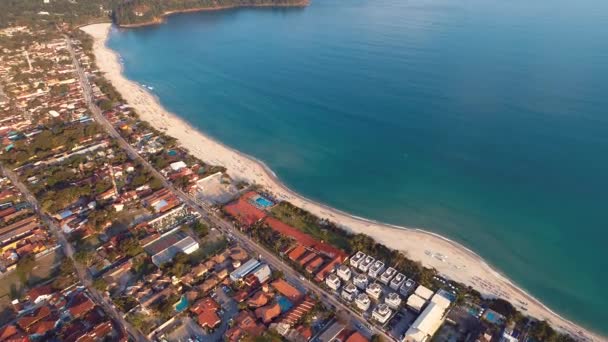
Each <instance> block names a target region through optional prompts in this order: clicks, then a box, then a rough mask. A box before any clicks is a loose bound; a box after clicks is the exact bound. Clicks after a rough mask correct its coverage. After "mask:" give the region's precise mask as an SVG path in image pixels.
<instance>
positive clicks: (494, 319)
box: [483, 310, 503, 324]
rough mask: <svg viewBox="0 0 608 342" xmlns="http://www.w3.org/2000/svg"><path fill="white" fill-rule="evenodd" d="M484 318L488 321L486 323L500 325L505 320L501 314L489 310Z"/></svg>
mask: <svg viewBox="0 0 608 342" xmlns="http://www.w3.org/2000/svg"><path fill="white" fill-rule="evenodd" d="M483 317H484V318H485V319H486V321H488V322H490V323H494V324H498V323H500V322H501V321H502V320H503V316H502V315H501V314H499V313H497V312H494V311H492V310H487V311H486V313H485V314H484V315H483Z"/></svg>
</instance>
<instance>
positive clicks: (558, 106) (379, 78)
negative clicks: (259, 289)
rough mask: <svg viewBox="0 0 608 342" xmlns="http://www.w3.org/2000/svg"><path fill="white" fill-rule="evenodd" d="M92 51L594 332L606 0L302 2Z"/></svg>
mask: <svg viewBox="0 0 608 342" xmlns="http://www.w3.org/2000/svg"><path fill="white" fill-rule="evenodd" d="M109 46H110V47H111V48H112V49H115V50H116V51H118V52H119V53H120V55H121V56H122V57H123V58H124V64H125V73H126V75H127V77H129V78H130V79H133V80H135V81H137V82H139V83H144V84H146V85H150V86H153V87H154V91H153V92H154V93H155V94H156V95H158V97H159V98H160V100H161V102H162V104H163V105H164V106H166V107H167V108H168V109H169V110H171V111H173V112H175V113H176V114H178V115H179V116H181V117H183V118H184V119H186V120H187V121H189V122H190V123H192V124H193V125H194V126H196V127H198V128H200V129H201V130H202V131H204V132H205V133H207V134H209V135H211V136H213V137H215V138H216V139H218V140H220V141H222V142H224V143H225V144H227V145H229V146H232V147H234V148H236V149H238V150H241V151H243V152H245V153H248V154H250V155H252V156H255V157H256V158H259V159H261V160H263V161H264V162H265V163H267V164H268V165H269V166H270V167H271V168H272V169H273V170H274V171H275V172H276V174H277V175H278V176H279V177H280V178H281V179H282V180H283V181H284V182H285V183H286V184H287V185H288V186H290V187H292V188H293V189H294V190H296V191H298V192H300V193H302V194H303V195H305V196H307V197H309V198H312V199H315V200H318V201H320V202H323V203H326V204H328V205H331V206H334V207H336V208H339V209H342V210H345V211H347V212H350V213H353V214H355V215H359V216H364V217H369V218H373V219H377V220H380V221H385V222H389V223H393V224H398V225H404V226H413V227H422V228H425V229H427V230H430V231H433V232H436V233H440V234H443V235H445V236H447V237H449V238H452V239H454V240H457V241H459V242H461V243H462V244H464V245H466V246H468V247H470V248H471V249H473V250H474V251H475V252H477V253H478V254H480V255H481V256H483V257H484V258H486V259H487V260H488V261H489V262H490V263H491V264H493V265H495V266H496V267H497V268H498V269H499V270H501V272H503V273H505V274H506V275H508V276H509V277H510V278H511V279H513V280H515V282H517V283H518V284H520V285H521V286H523V287H524V288H525V289H526V290H528V291H529V292H531V293H532V294H533V295H535V296H537V297H538V298H539V299H541V300H542V301H543V302H545V303H546V304H548V305H549V306H550V307H551V308H552V309H554V310H556V311H558V312H559V313H561V314H564V315H565V316H566V317H569V318H571V319H574V320H575V321H577V322H580V323H581V324H583V325H585V326H587V327H590V328H592V329H594V330H596V331H599V332H602V333H604V334H608V323H606V321H607V320H606V319H607V315H606V307H608V296H607V295H606V293H607V292H606V284H607V283H608V256H607V255H606V251H607V250H608V249H607V245H608V1H605V0H576V1H573V0H568V1H566V0H537V1H530V0H508V1H507V0H375V1H371V0H349V1H343V0H313V2H312V4H311V5H310V6H309V7H307V8H303V9H295V8H294V9H268V8H263V9H240V10H227V11H219V12H207V13H205V12H202V13H190V14H180V15H174V16H171V17H169V18H168V20H167V22H166V24H164V25H159V26H153V27H145V28H139V29H133V30H121V31H114V32H113V33H112V35H111V39H110V41H109Z"/></svg>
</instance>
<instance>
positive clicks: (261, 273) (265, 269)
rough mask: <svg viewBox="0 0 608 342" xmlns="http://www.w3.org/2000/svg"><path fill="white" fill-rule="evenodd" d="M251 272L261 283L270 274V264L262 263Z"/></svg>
mask: <svg viewBox="0 0 608 342" xmlns="http://www.w3.org/2000/svg"><path fill="white" fill-rule="evenodd" d="M252 274H253V275H254V276H255V277H256V278H258V282H259V283H260V284H263V283H264V282H265V281H266V280H268V279H269V278H270V276H271V275H272V270H270V266H268V265H266V264H262V265H261V266H259V267H258V268H257V269H256V270H255V271H253V272H252Z"/></svg>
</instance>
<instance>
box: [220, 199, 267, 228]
mask: <svg viewBox="0 0 608 342" xmlns="http://www.w3.org/2000/svg"><path fill="white" fill-rule="evenodd" d="M255 195H257V193H255V192H253V191H251V192H248V193H246V194H245V195H243V196H241V198H239V199H238V200H236V201H235V202H232V203H230V204H228V205H226V206H225V207H224V210H226V212H227V213H228V214H230V215H231V216H232V217H234V218H235V219H237V221H239V222H240V223H241V224H244V225H246V226H251V225H252V224H254V223H256V222H258V221H259V220H261V219H263V218H264V217H266V212H264V211H263V210H260V209H258V208H256V207H255V206H254V205H253V204H251V203H249V199H250V198H251V197H253V196H255Z"/></svg>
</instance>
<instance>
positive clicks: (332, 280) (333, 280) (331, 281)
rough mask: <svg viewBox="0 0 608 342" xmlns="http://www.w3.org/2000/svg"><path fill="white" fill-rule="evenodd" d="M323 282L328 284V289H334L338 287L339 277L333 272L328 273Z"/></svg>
mask: <svg viewBox="0 0 608 342" xmlns="http://www.w3.org/2000/svg"><path fill="white" fill-rule="evenodd" d="M325 284H326V285H327V286H329V288H330V289H332V290H334V291H336V290H338V289H339V288H340V285H342V284H341V283H340V278H338V276H337V275H335V274H334V273H330V274H329V275H328V276H327V278H325Z"/></svg>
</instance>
